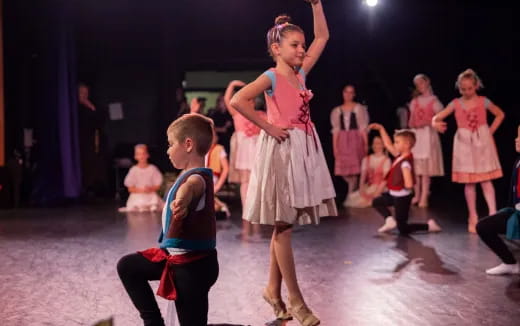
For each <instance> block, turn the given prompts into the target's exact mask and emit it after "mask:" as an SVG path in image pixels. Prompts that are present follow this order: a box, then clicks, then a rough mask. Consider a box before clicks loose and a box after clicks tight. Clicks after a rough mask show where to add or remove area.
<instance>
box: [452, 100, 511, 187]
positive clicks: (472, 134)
mask: <svg viewBox="0 0 520 326" xmlns="http://www.w3.org/2000/svg"><path fill="white" fill-rule="evenodd" d="M490 103H491V102H490V101H489V99H487V98H486V97H484V96H479V98H478V104H477V105H476V106H473V107H465V106H464V103H463V102H462V101H461V100H460V99H458V98H457V99H455V100H453V101H452V102H451V103H450V104H449V105H448V106H453V108H454V110H455V120H456V121H457V127H458V129H457V132H456V133H455V138H454V140H453V167H452V181H453V182H458V183H477V182H483V181H489V180H493V179H498V178H500V177H502V168H501V166H500V161H499V160H498V154H497V149H496V146H495V140H494V139H493V135H492V134H491V132H490V131H489V126H488V124H487V120H486V109H487V108H488V107H489V105H490Z"/></svg>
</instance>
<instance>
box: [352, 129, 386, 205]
mask: <svg viewBox="0 0 520 326" xmlns="http://www.w3.org/2000/svg"><path fill="white" fill-rule="evenodd" d="M384 148H385V147H384V145H383V140H382V139H381V137H379V136H376V137H374V139H373V140H372V151H373V153H372V154H370V155H367V156H365V157H364V158H363V160H362V161H361V178H360V180H359V181H360V186H359V190H357V191H354V192H351V193H350V194H349V196H348V198H347V201H346V203H345V204H346V206H347V207H357V208H365V207H370V206H372V200H373V199H374V198H376V197H379V196H380V195H381V194H382V193H383V191H384V190H385V187H386V182H385V175H386V174H387V173H388V171H389V170H390V165H391V164H392V162H391V161H390V158H389V157H388V155H386V153H385V151H384Z"/></svg>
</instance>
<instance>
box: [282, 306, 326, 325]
mask: <svg viewBox="0 0 520 326" xmlns="http://www.w3.org/2000/svg"><path fill="white" fill-rule="evenodd" d="M289 311H290V313H291V315H292V316H293V317H294V318H296V320H298V322H299V323H300V325H302V326H316V325H319V324H320V320H319V319H318V317H316V316H315V315H314V314H313V313H312V311H311V310H310V309H309V307H307V305H306V304H305V303H303V302H302V303H300V304H298V305H295V306H291V307H290V308H289Z"/></svg>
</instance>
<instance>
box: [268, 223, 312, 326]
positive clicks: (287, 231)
mask: <svg viewBox="0 0 520 326" xmlns="http://www.w3.org/2000/svg"><path fill="white" fill-rule="evenodd" d="M291 237H292V225H290V224H286V223H277V224H276V225H275V234H274V252H275V255H276V259H277V262H278V267H279V268H280V273H281V274H282V279H283V280H284V282H285V286H286V287H287V292H288V295H289V303H290V305H291V313H292V315H293V317H295V318H296V319H298V321H299V322H300V323H301V324H303V323H304V322H305V325H318V324H319V319H318V318H317V317H316V316H314V315H313V313H312V312H311V311H310V310H309V308H307V305H306V304H305V300H304V299H303V295H302V293H301V291H300V287H299V285H298V280H297V278H296V268H295V266H294V257H293V251H292V245H291Z"/></svg>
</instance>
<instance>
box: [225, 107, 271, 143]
mask: <svg viewBox="0 0 520 326" xmlns="http://www.w3.org/2000/svg"><path fill="white" fill-rule="evenodd" d="M255 113H256V114H258V115H259V116H260V117H261V118H262V119H264V120H265V119H267V117H266V114H265V113H264V112H262V111H255ZM233 124H234V125H235V131H237V132H238V131H241V132H243V133H245V134H246V136H248V137H251V136H255V135H258V134H259V133H260V128H259V127H258V126H257V125H255V124H254V123H253V122H251V121H249V120H248V119H247V118H246V117H244V116H243V115H242V114H240V113H238V112H237V113H235V114H234V115H233Z"/></svg>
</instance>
